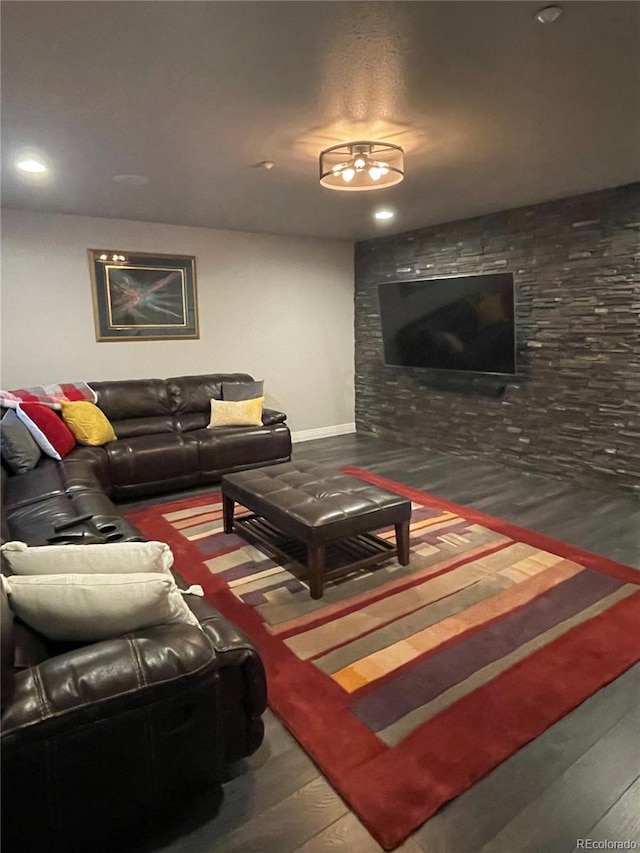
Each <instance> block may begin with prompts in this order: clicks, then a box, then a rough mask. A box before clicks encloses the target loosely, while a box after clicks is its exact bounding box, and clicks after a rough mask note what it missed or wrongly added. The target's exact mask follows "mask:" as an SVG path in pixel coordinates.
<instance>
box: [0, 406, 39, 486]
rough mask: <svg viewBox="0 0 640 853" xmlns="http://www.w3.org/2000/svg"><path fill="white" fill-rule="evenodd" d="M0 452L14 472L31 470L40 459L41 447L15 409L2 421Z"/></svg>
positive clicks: (8, 412) (0, 427)
mask: <svg viewBox="0 0 640 853" xmlns="http://www.w3.org/2000/svg"><path fill="white" fill-rule="evenodd" d="M0 453H2V458H3V459H4V461H5V462H6V463H7V465H8V466H9V468H11V470H12V471H13V473H14V474H25V473H26V472H27V471H31V469H32V468H35V467H36V465H37V464H38V460H39V459H40V448H39V447H38V445H37V444H36V443H35V441H34V440H33V436H32V435H31V433H30V432H29V430H28V429H27V428H26V426H25V425H24V424H23V423H22V421H21V420H20V419H19V418H18V416H17V415H16V413H15V411H14V410H13V409H9V410H8V411H7V413H6V415H5V416H4V417H3V418H2V420H1V421H0Z"/></svg>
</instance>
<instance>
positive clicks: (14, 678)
mask: <svg viewBox="0 0 640 853" xmlns="http://www.w3.org/2000/svg"><path fill="white" fill-rule="evenodd" d="M234 381H243V382H244V381H247V382H248V381H252V379H251V377H250V376H248V375H246V374H240V373H238V374H213V375H207V376H183V377H177V378H174V379H167V380H164V381H163V380H158V379H153V380H129V381H118V382H93V383H90V384H91V386H92V387H93V388H94V390H95V391H96V392H97V394H98V405H99V406H100V408H101V409H102V410H103V411H104V413H105V414H106V416H107V417H108V418H109V420H110V421H111V423H112V424H113V426H114V429H115V431H116V435H117V436H118V439H117V441H115V442H110V443H109V444H107V445H105V446H104V447H76V448H75V449H74V450H73V451H72V452H71V453H70V454H69V455H68V456H67V457H65V458H64V459H63V460H62V461H61V462H56V461H55V460H53V459H49V458H46V459H42V460H41V461H40V462H39V464H38V465H37V466H36V468H34V469H33V470H32V471H29V472H27V473H25V474H19V475H13V476H8V475H7V472H6V471H5V470H4V468H3V470H2V498H3V500H2V538H3V540H5V541H6V540H10V539H20V540H22V541H25V542H27V543H28V544H30V545H38V544H45V543H50V542H65V541H67V542H83V543H87V544H95V543H100V542H109V541H136V540H144V537H143V535H142V534H141V533H140V531H139V530H137V528H135V527H134V526H133V525H132V524H131V523H129V522H128V521H127V520H126V519H125V518H123V516H122V515H121V514H120V512H119V511H118V509H117V507H116V504H115V503H114V501H117V500H125V499H133V498H136V497H141V496H147V495H153V494H159V493H161V492H173V491H176V490H179V489H184V488H189V487H194V486H200V485H204V484H207V483H214V482H217V481H218V480H219V479H220V478H221V476H222V475H223V474H224V473H227V472H229V471H239V470H243V469H246V468H251V467H256V466H259V465H269V464H274V463H278V462H284V461H287V460H288V459H289V458H290V452H291V437H290V433H289V430H288V428H287V426H286V424H285V423H284V421H285V419H286V416H285V415H284V414H282V413H279V412H275V411H270V410H268V409H267V410H265V411H264V414H263V426H261V427H223V428H217V429H215V430H208V429H206V425H207V423H208V422H209V416H210V402H209V401H210V399H211V397H216V398H217V399H220V398H221V389H222V383H223V382H234ZM87 514H88V515H91V516H92V517H91V519H90V520H88V521H86V522H83V523H80V524H78V525H73V524H72V526H71V527H69V528H67V529H66V530H65V531H64V533H62V534H60V535H56V534H55V530H54V525H56V524H57V523H59V522H61V521H62V522H73V519H74V518H76V517H79V516H83V515H87ZM3 570H4V568H3ZM178 581H179V583H180V579H179V578H178ZM185 600H187V601H188V604H189V606H190V607H191V609H192V611H193V612H194V613H195V614H196V616H197V617H198V620H199V621H200V624H201V627H202V629H203V630H202V631H200V630H198V628H196V627H194V626H191V625H187V624H184V625H182V624H179V625H177V624H172V625H162V626H156V627H153V628H147V629H145V630H141V631H138V632H135V633H134V634H129V635H127V636H126V637H118V638H115V639H111V640H105V641H102V642H98V643H91V644H84V645H78V644H64V643H60V642H52V641H48V640H46V639H45V638H44V637H42V636H41V635H39V634H37V633H36V632H34V631H32V630H31V629H29V628H28V627H27V626H26V625H25V624H24V623H22V622H20V620H19V619H17V618H14V617H13V614H12V612H11V609H10V607H9V605H8V601H7V599H6V596H5V595H4V591H3V595H2V688H3V689H2V780H3V785H2V824H3V839H2V840H3V850H5V851H7V853H13V851H24V850H29V851H33V853H40V851H42V853H45V851H46V853H49V851H50V853H75V851H84V850H86V849H87V848H91V849H96V850H98V849H103V848H104V849H106V850H109V849H120V848H119V844H118V843H117V842H113V839H117V838H118V837H119V836H120V835H121V834H123V833H126V834H129V833H130V832H131V831H132V830H136V831H140V830H141V829H144V828H145V826H151V825H153V822H154V821H155V820H156V818H157V817H159V816H160V815H162V814H163V813H164V814H165V815H166V813H167V811H168V810H169V809H173V808H175V806H176V803H178V802H179V801H180V800H182V799H184V798H186V797H189V796H190V795H192V794H193V793H195V792H199V791H202V790H203V789H207V788H215V787H218V788H219V786H220V783H221V782H222V781H223V780H224V778H225V774H226V773H227V772H228V768H229V765H230V764H231V763H233V762H234V761H237V760H238V759H240V758H242V757H244V756H247V755H250V754H251V753H252V752H253V751H255V749H257V747H258V746H259V745H260V743H261V742H262V738H263V723H262V719H261V715H262V713H263V711H264V709H265V706H266V681H265V674H264V667H263V665H262V662H261V660H260V658H259V656H258V654H257V652H256V650H255V648H254V647H253V646H252V645H251V643H250V642H249V641H248V639H247V638H246V637H245V636H244V635H242V634H241V632H239V631H238V630H237V629H236V628H235V626H234V625H232V624H231V623H230V622H229V621H228V620H227V619H225V618H224V617H223V616H221V615H220V614H219V613H218V612H217V611H215V610H214V609H213V608H212V607H210V606H209V605H208V604H207V603H206V602H205V601H203V600H202V599H198V598H195V597H194V596H187V597H186V599H185ZM113 843H116V847H113V846H111V845H112V844H113Z"/></svg>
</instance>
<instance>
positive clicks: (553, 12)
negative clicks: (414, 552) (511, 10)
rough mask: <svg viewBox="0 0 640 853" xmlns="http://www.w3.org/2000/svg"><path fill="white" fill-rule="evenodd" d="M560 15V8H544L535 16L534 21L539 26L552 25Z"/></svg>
mask: <svg viewBox="0 0 640 853" xmlns="http://www.w3.org/2000/svg"><path fill="white" fill-rule="evenodd" d="M561 14H562V6H545V7H544V9H539V10H538V11H537V12H536V14H535V19H536V21H538V22H539V23H541V24H552V23H553V22H554V21H557V20H558V18H559V17H560V15H561Z"/></svg>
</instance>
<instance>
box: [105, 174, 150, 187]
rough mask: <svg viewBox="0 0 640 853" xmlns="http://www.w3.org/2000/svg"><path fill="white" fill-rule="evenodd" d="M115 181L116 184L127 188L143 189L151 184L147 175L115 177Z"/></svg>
mask: <svg viewBox="0 0 640 853" xmlns="http://www.w3.org/2000/svg"><path fill="white" fill-rule="evenodd" d="M113 180H114V181H115V182H116V184H122V185H123V186H125V187H143V186H144V185H145V184H148V183H149V178H148V177H147V176H146V175H114V176H113Z"/></svg>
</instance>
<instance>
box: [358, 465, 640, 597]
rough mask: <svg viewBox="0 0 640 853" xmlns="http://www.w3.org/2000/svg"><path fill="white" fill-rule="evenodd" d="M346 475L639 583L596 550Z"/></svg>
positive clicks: (634, 572)
mask: <svg viewBox="0 0 640 853" xmlns="http://www.w3.org/2000/svg"><path fill="white" fill-rule="evenodd" d="M342 470H343V471H344V473H345V474H351V475H352V476H355V477H359V478H360V479H361V480H366V481H367V482H368V483H371V484H372V485H373V486H379V487H380V488H381V489H387V490H389V491H392V492H395V493H396V494H399V495H403V496H404V497H406V498H409V500H414V501H416V502H417V503H424V498H425V497H426V498H428V502H429V503H433V504H434V505H435V506H437V507H438V508H439V509H445V510H448V511H450V512H455V513H456V514H457V515H460V516H462V518H465V519H467V521H474V522H476V523H477V524H482V525H483V526H484V527H488V528H490V529H491V530H494V531H495V532H496V533H502V534H503V535H504V536H508V537H509V538H510V539H515V540H517V541H519V542H525V543H526V544H527V545H532V546H533V547H534V548H540V549H541V550H542V551H551V553H552V554H557V555H558V556H559V557H564V558H565V559H566V560H573V561H574V562H576V563H591V564H592V565H591V566H586V568H595V569H597V570H598V571H600V572H604V573H605V574H610V575H612V576H613V577H616V578H619V579H620V580H625V581H628V582H630V583H638V578H639V577H640V574H639V571H638V569H634V568H632V567H631V566H628V565H626V564H625V563H619V562H618V561H616V560H612V559H611V558H609V557H604V556H603V555H601V554H595V553H594V552H593V551H586V550H585V549H584V548H580V547H578V546H577V545H569V544H568V543H566V542H562V541H561V540H560V539H554V538H553V537H551V536H547V535H546V534H545V533H538V532H536V531H535V530H529V529H528V528H527V527H519V526H518V525H517V524H513V523H512V522H510V521H504V520H503V519H501V518H496V517H495V516H492V515H487V514H486V513H483V512H480V511H479V510H476V509H472V508H471V507H467V506H462V505H461V504H456V503H453V501H449V500H446V498H440V497H437V496H436V495H432V494H431V493H430V492H423V491H420V489H415V488H413V487H411V486H405V485H403V484H402V483H396V482H395V480H387V479H386V478H385V477H381V476H380V475H378V474H374V473H372V472H371V471H366V470H365V469H364V468H358V467H356V466H355V465H349V466H347V467H345V468H343V469H342Z"/></svg>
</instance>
